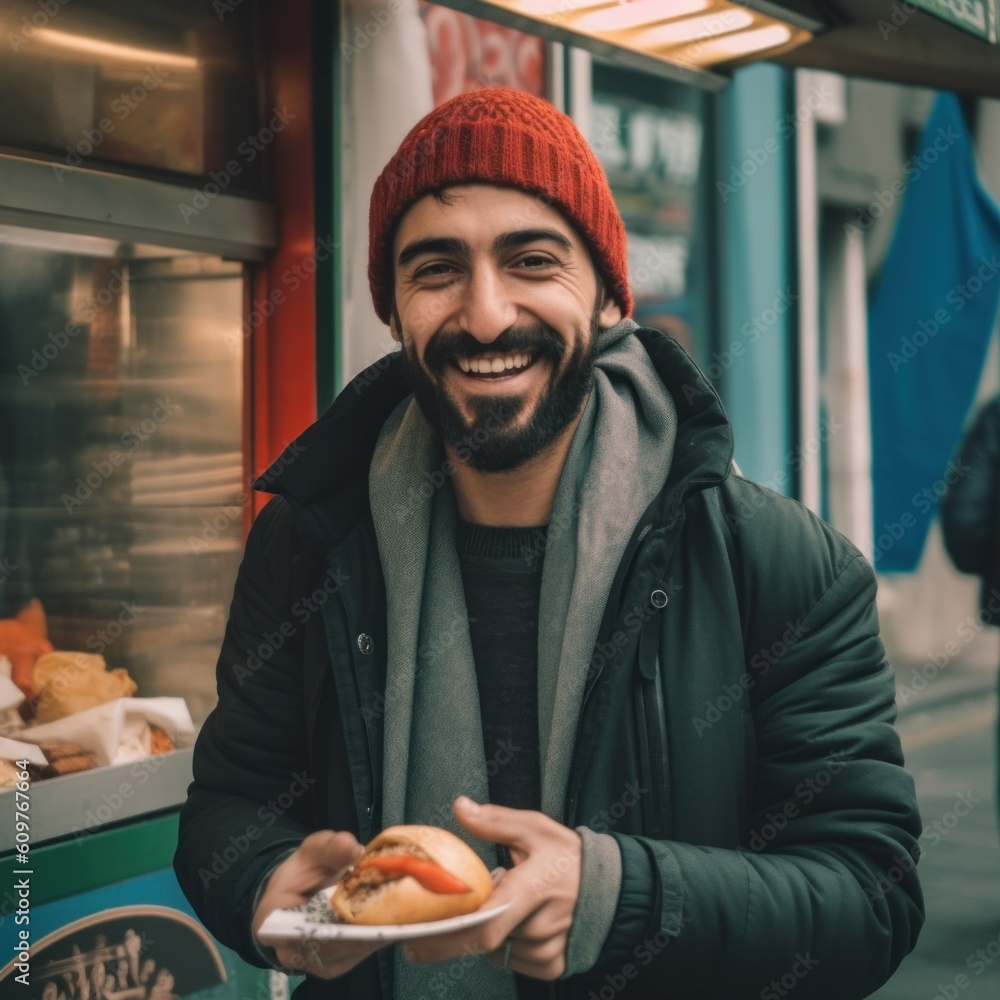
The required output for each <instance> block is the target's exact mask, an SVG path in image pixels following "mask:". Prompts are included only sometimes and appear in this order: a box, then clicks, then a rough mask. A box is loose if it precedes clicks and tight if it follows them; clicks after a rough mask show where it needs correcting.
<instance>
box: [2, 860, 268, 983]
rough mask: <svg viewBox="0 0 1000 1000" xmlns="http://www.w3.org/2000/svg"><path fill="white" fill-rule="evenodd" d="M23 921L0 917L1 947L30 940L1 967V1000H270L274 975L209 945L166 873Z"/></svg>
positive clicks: (43, 907) (44, 907)
mask: <svg viewBox="0 0 1000 1000" xmlns="http://www.w3.org/2000/svg"><path fill="white" fill-rule="evenodd" d="M71 846H72V845H71ZM27 917H28V920H27V922H26V923H22V924H19V925H16V926H15V925H14V919H13V917H12V916H11V915H4V916H0V939H2V940H4V941H5V942H6V941H8V940H10V941H12V942H15V941H17V940H18V939H19V935H20V934H21V932H22V931H26V932H27V937H28V940H29V950H28V951H27V952H25V951H19V950H18V949H17V948H16V947H15V948H11V949H8V950H5V953H4V954H3V956H2V958H0V961H2V962H3V963H4V964H3V965H2V966H0V1000H187V998H195V1000H236V998H239V1000H246V998H251V1000H253V998H261V1000H270V998H271V996H272V992H271V989H270V985H271V975H272V974H271V973H269V972H268V971H266V970H261V969H257V968H253V967H251V966H249V965H247V964H246V963H245V962H244V961H243V960H242V959H240V958H239V956H238V955H236V954H235V953H234V952H232V951H230V950H229V949H228V948H225V947H223V946H222V945H220V944H218V943H217V942H216V941H215V940H214V938H212V936H211V935H210V934H209V933H208V931H207V930H205V928H204V927H203V926H202V924H201V923H200V922H199V921H198V920H197V918H196V917H195V915H194V913H193V912H192V910H191V908H190V905H189V904H188V902H187V900H186V899H185V898H184V896H183V894H182V893H181V891H180V887H179V886H178V885H177V879H176V877H175V875H174V873H173V870H172V869H163V870H159V871H155V872H150V873H149V874H146V875H140V876H138V877H136V878H131V879H126V880H124V881H122V882H117V883H112V884H110V885H107V886H103V887H101V888H97V889H92V890H89V891H86V892H82V893H78V894H77V895H73V896H68V897H66V898H63V899H58V900H53V901H51V902H46V903H42V904H40V905H37V906H32V907H31V908H30V909H29V910H28V911H27ZM281 978H282V979H284V977H281ZM286 988H287V987H286ZM284 995H286V996H287V993H285V994H284Z"/></svg>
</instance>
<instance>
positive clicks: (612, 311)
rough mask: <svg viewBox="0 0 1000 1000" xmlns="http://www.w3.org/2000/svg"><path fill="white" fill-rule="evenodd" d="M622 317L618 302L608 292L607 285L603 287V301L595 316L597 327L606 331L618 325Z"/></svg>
mask: <svg viewBox="0 0 1000 1000" xmlns="http://www.w3.org/2000/svg"><path fill="white" fill-rule="evenodd" d="M624 315H625V314H624V313H623V312H622V307H621V306H620V305H619V304H618V300H617V299H616V298H615V297H614V296H613V295H612V294H611V292H610V291H609V290H608V287H607V285H605V286H604V292H603V301H602V302H601V308H600V311H599V312H598V314H597V322H598V325H599V326H600V328H601V329H602V330H608V329H610V328H611V327H613V326H614V325H615V324H616V323H620V322H621V321H622V319H624Z"/></svg>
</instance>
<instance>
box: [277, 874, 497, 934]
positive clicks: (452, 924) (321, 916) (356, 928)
mask: <svg viewBox="0 0 1000 1000" xmlns="http://www.w3.org/2000/svg"><path fill="white" fill-rule="evenodd" d="M336 890H337V887H336V886H333V887H331V888H329V889H323V890H321V891H320V892H318V893H316V895H315V896H313V898H312V899H311V900H310V901H309V902H308V903H307V904H306V905H305V906H301V907H297V908H296V909H294V910H275V911H274V912H273V913H270V914H269V915H268V917H267V919H266V920H265V921H264V923H262V924H261V925H260V929H259V930H258V931H257V937H258V938H260V940H261V941H262V942H263V943H264V944H277V943H279V942H281V941H384V942H385V943H386V944H392V943H393V942H394V941H409V940H411V939H412V938H422V937H432V936H433V935H435V934H447V933H448V932H449V931H460V930H462V929H463V928H464V927H476V926H478V925H479V924H485V923H486V921H488V920H491V919H492V918H493V917H495V916H496V915H497V914H498V913H503V911H504V910H506V909H507V907H508V906H510V903H502V904H501V905H500V906H494V907H492V908H489V909H484V910H476V911H475V913H466V914H465V915H464V916H461V917H448V918H447V919H446V920H428V921H426V922H425V923H421V924H376V925H362V924H345V923H341V922H340V921H339V920H337V918H336V917H334V916H333V914H332V912H331V910H330V902H329V900H330V897H331V896H332V895H333V894H334V892H336ZM486 905H487V906H489V904H488V903H487V904H486Z"/></svg>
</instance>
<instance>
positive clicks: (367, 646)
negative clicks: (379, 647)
mask: <svg viewBox="0 0 1000 1000" xmlns="http://www.w3.org/2000/svg"><path fill="white" fill-rule="evenodd" d="M374 647H375V643H374V641H373V640H372V637H371V636H370V635H369V634H368V633H367V632H362V633H361V635H359V636H358V649H360V650H361V652H362V653H363V654H364V655H365V656H367V655H368V654H369V653H370V652H371V651H372V649H373V648H374Z"/></svg>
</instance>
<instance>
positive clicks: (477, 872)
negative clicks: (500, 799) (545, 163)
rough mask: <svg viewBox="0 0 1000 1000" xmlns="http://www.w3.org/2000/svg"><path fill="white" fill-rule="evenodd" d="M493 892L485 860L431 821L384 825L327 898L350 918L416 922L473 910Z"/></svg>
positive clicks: (355, 921)
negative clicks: (431, 824)
mask: <svg viewBox="0 0 1000 1000" xmlns="http://www.w3.org/2000/svg"><path fill="white" fill-rule="evenodd" d="M492 892H493V879H492V878H491V877H490V873H489V871H488V870H487V868H486V865H484V864H483V863H482V861H480V860H479V857H478V856H477V855H476V852H475V851H473V850H472V848H471V847H469V846H468V844H466V843H465V842H464V841H462V840H459V838H458V837H456V836H455V835H454V834H452V833H449V832H448V831H447V830H441V829H439V828H438V827H436V826H416V825H414V826H390V827H388V828H387V829H385V830H383V831H382V832H381V833H380V834H379V835H378V836H377V837H376V838H375V839H374V840H373V841H372V842H371V843H370V844H368V846H367V847H366V848H365V850H364V853H363V854H362V855H361V856H360V857H359V858H358V860H357V861H356V862H355V863H354V870H353V871H352V872H351V873H350V874H349V875H348V876H347V877H346V878H345V879H344V881H343V882H341V883H340V885H339V886H338V887H337V891H336V892H335V893H334V894H333V897H332V899H331V906H332V907H333V910H334V912H335V913H336V914H337V916H338V917H340V918H341V919H342V920H345V921H346V922H347V923H350V924H417V923H422V922H423V921H425V920H444V919H445V918H447V917H459V916H462V915H463V914H466V913H472V912H473V911H474V910H478V909H479V907H480V906H482V904H483V903H484V902H485V901H486V900H487V899H488V898H489V896H490V894H491V893H492Z"/></svg>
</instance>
